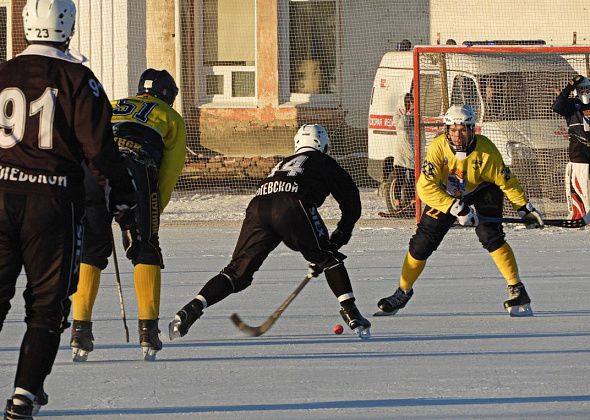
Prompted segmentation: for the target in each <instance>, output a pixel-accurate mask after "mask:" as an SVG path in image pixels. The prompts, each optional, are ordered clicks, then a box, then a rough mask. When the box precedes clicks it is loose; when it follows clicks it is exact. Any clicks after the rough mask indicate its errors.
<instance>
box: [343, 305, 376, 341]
mask: <svg viewBox="0 0 590 420" xmlns="http://www.w3.org/2000/svg"><path fill="white" fill-rule="evenodd" d="M340 316H342V319H343V320H344V322H346V324H347V325H348V326H349V327H350V329H351V330H353V331H354V333H355V334H356V335H358V336H359V338H360V339H362V340H367V339H369V338H371V323H370V322H369V320H368V319H366V318H365V317H363V316H362V315H361V313H360V312H359V310H358V308H357V307H356V305H354V304H353V305H352V306H351V307H349V308H348V309H345V308H340Z"/></svg>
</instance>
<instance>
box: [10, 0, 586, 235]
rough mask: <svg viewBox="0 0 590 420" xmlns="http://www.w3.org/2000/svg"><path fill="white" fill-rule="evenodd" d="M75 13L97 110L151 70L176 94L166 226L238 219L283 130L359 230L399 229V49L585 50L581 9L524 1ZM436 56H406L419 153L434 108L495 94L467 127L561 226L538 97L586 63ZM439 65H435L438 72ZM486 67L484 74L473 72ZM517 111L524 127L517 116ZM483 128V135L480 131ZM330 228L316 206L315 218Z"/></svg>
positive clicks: (260, 0) (407, 156) (546, 120)
mask: <svg viewBox="0 0 590 420" xmlns="http://www.w3.org/2000/svg"><path fill="white" fill-rule="evenodd" d="M74 1H75V3H76V6H77V22H76V31H75V33H74V37H73V39H72V42H71V46H72V47H73V48H75V49H77V50H79V51H80V52H81V53H82V54H84V55H85V56H86V57H87V58H88V61H87V63H86V64H87V65H88V67H90V68H91V69H92V71H93V72H94V73H95V75H96V76H97V78H98V79H99V80H100V82H101V83H102V85H103V86H104V88H105V91H106V92H107V94H108V96H109V98H111V99H113V100H115V99H121V98H125V97H127V96H130V95H134V94H135V93H136V92H137V82H138V79H139V76H140V75H141V73H142V72H143V71H144V70H145V69H146V68H150V67H151V68H155V69H166V70H167V71H168V72H169V73H170V74H172V75H173V76H174V78H175V79H176V82H177V84H178V86H179V88H180V93H179V96H178V97H177V98H176V102H175V104H174V107H175V109H176V110H177V111H178V112H179V113H180V114H181V115H182V116H183V117H184V119H185V121H186V124H187V134H188V148H187V151H186V164H185V166H184V169H183V171H182V175H181V177H180V180H179V182H178V184H177V186H176V189H175V191H174V194H173V197H172V201H171V202H170V204H169V205H168V207H167V208H166V210H165V212H164V214H163V220H164V221H167V222H169V223H170V222H175V221H179V222H180V221H202V220H205V221H209V220H214V219H225V220H227V219H231V220H236V219H237V220H239V219H241V217H242V216H243V214H244V209H245V208H246V205H247V203H248V201H249V199H250V198H251V196H252V194H253V192H254V191H255V188H256V185H257V184H258V182H259V181H260V180H261V179H262V178H263V177H265V176H266V175H267V174H268V173H269V172H270V170H271V169H272V168H273V166H274V165H275V164H276V163H277V162H278V161H279V159H281V158H282V157H285V156H288V155H290V154H291V153H292V152H293V136H294V134H295V133H296V131H297V129H298V128H299V127H300V126H301V125H302V124H305V123H311V124H314V123H317V124H322V125H323V126H324V127H325V128H326V129H327V131H328V133H329V136H330V154H331V156H332V157H334V158H335V159H336V160H337V161H338V162H339V163H340V164H341V165H342V166H343V167H344V168H345V169H346V170H347V171H348V172H349V173H350V174H351V175H352V177H353V179H354V180H355V182H356V184H357V185H358V186H359V188H360V190H361V200H362V205H363V213H362V218H363V219H371V221H370V222H369V223H373V220H374V219H375V220H381V219H380V217H379V216H378V214H379V213H384V214H385V215H390V216H395V217H396V218H402V219H403V218H405V219H406V220H407V221H408V223H409V224H411V223H412V222H413V221H414V216H415V209H414V201H413V200H414V197H415V191H414V190H415V188H414V182H415V173H414V170H413V168H414V162H415V161H416V159H412V157H413V153H414V151H413V149H412V147H411V145H412V142H411V141H409V140H408V139H411V137H412V135H413V131H415V130H413V128H412V127H413V118H414V117H413V114H412V107H413V104H410V103H408V102H407V101H409V100H410V99H411V98H413V95H412V94H413V91H412V83H413V82H412V81H413V58H414V56H413V51H412V49H413V47H414V46H416V45H436V44H445V43H447V42H449V43H450V42H455V43H456V44H458V46H457V47H456V48H462V47H460V45H463V43H464V42H467V41H470V40H486V39H508V40H530V39H542V40H544V41H545V42H546V43H547V44H548V45H572V44H575V43H578V44H580V43H582V44H584V43H585V44H588V43H590V38H589V35H588V24H587V16H586V15H585V14H584V13H582V12H581V11H582V10H584V7H586V2H585V1H584V0H572V2H571V4H569V6H568V7H561V8H560V9H559V13H556V12H555V10H556V9H555V2H554V1H552V0H537V1H535V2H534V7H527V6H523V7H520V8H519V13H513V12H512V10H513V8H514V2H513V1H512V0H496V1H493V2H491V1H484V0H477V1H475V2H470V3H469V4H468V5H463V4H460V3H461V2H457V1H438V2H436V1H415V0H399V1H391V0H366V1H358V0H150V1H146V0H125V1H123V0H74ZM25 3H26V2H25V0H0V62H2V61H4V60H6V59H10V58H12V57H14V56H16V55H17V54H19V53H20V52H22V50H23V49H24V48H25V47H26V44H25V41H24V35H23V28H22V17H21V11H22V7H23V6H24V4H25ZM458 13H459V15H460V22H459V24H458V23H457V19H458V17H457V16H458V15H457V14H458ZM577 34H579V36H578V35H577ZM441 48H442V49H440V50H433V51H428V50H424V49H423V50H421V52H420V54H419V59H420V62H421V68H422V70H421V73H420V81H421V82H420V83H421V84H424V88H423V89H422V92H423V93H424V95H423V97H421V98H420V100H421V104H420V108H421V109H425V114H424V117H421V119H420V124H421V128H420V131H419V132H420V133H421V132H423V131H424V133H425V136H426V137H425V138H424V139H423V140H424V141H422V142H420V143H419V144H420V148H418V152H420V151H421V148H422V147H423V146H424V144H426V143H425V142H426V141H427V139H428V136H432V135H433V134H435V132H436V131H437V130H439V129H440V124H439V123H440V116H441V115H442V113H443V108H444V106H443V105H445V104H446V103H445V102H443V101H447V102H448V103H450V102H451V101H452V100H454V99H455V97H454V96H453V95H455V94H456V95H466V96H467V95H475V96H477V100H478V101H484V99H483V98H484V97H485V89H484V90H482V85H483V83H484V79H485V76H486V75H489V76H490V77H489V80H485V82H486V83H488V86H490V88H489V89H493V88H494V87H497V93H498V95H499V96H497V97H501V98H502V100H503V101H504V102H502V105H501V106H500V105H495V104H493V103H491V102H490V103H489V104H488V102H485V106H488V105H489V106H491V107H492V108H491V109H492V110H493V108H494V107H499V108H498V113H497V114H496V116H494V117H492V114H491V110H490V111H489V112H487V111H486V112H485V113H483V114H481V115H482V116H483V118H484V121H482V123H481V124H482V125H481V129H482V130H484V131H485V132H486V133H488V134H489V135H490V137H491V138H492V140H494V141H496V142H498V144H499V148H500V149H502V152H503V154H504V156H505V158H506V159H507V161H509V162H510V164H511V165H512V166H513V167H514V170H515V173H517V175H519V176H520V177H521V178H522V180H523V181H524V182H525V186H526V187H527V192H529V194H530V195H531V199H537V197H538V199H539V204H537V203H535V204H537V205H539V206H543V209H544V210H546V211H547V210H550V213H549V214H552V213H551V212H552V211H556V212H557V214H560V215H561V214H564V212H565V201H564V200H565V192H564V191H563V190H564V189H563V186H562V185H561V184H562V182H563V181H562V179H563V176H562V173H563V164H564V162H565V159H566V155H565V151H564V147H565V146H566V144H567V142H566V141H565V135H566V133H565V122H564V121H562V120H560V118H559V117H558V116H557V115H555V114H553V113H552V112H551V110H550V107H549V103H550V101H551V96H552V95H553V93H550V92H549V91H550V90H551V89H555V88H560V86H562V85H563V84H564V83H565V80H567V77H569V76H570V75H571V74H573V72H580V73H581V74H583V75H587V74H588V71H587V68H586V67H587V65H586V61H587V59H586V56H585V55H584V51H585V50H576V51H574V50H565V49H564V50H563V51H556V50H554V52H552V53H547V54H545V53H544V52H541V51H539V52H538V53H536V56H538V58H537V59H535V60H536V63H537V64H536V67H535V68H534V69H533V70H531V68H530V65H529V64H528V62H527V59H526V58H525V57H526V56H527V54H529V53H520V52H511V53H510V54H512V56H514V57H513V58H509V55H508V51H504V52H502V51H501V50H497V52H496V53H493V52H491V51H486V52H485V53H483V52H482V53H481V54H473V52H475V51H476V48H479V47H470V51H471V53H468V52H464V53H459V50H452V49H450V47H449V49H444V48H446V47H441ZM441 54H442V55H441ZM439 57H444V62H445V65H446V69H445V70H442V69H441V63H442V61H441V60H440V59H439ZM518 57H521V58H518ZM531 57H532V55H531ZM486 62H488V63H489V64H488V68H489V69H488V70H485V71H486V72H487V73H481V71H483V70H482V69H483V68H484V67H485V63H486ZM501 62H503V63H504V67H503V68H504V69H503V70H498V73H500V74H498V77H497V78H495V79H493V78H492V77H491V76H493V74H494V69H492V68H491V67H492V66H493V65H495V64H493V63H501ZM478 63H479V64H478ZM531 65H532V64H531ZM427 66H430V69H429V70H425V69H426V68H427ZM482 66H483V67H482ZM510 66H512V67H510ZM527 66H528V67H527ZM507 67H510V69H507ZM478 71H479V73H477V72H478ZM532 74H534V75H535V76H532ZM537 76H539V77H538V78H537V79H536V80H532V79H531V78H532V77H537ZM492 79H493V80H492ZM523 80H524V82H523ZM443 83H445V85H446V86H447V87H446V89H447V93H446V95H443V94H442V91H441V86H442V84H443ZM455 84H456V86H455ZM513 90H516V95H515V96H512V94H511V93H510V92H512V91H513ZM437 92H438V93H437ZM455 92H457V93H455ZM411 93H412V94H411ZM409 94H410V96H407V95H409ZM474 103H475V104H476V105H477V104H478V102H474ZM523 113H528V114H527V115H529V114H530V115H532V114H535V115H534V118H532V119H529V118H528V117H527V115H524V114H523ZM525 117H527V118H525ZM490 119H493V120H490ZM533 120H534V121H533ZM492 122H493V123H494V124H495V127H496V128H494V130H496V131H495V132H490V131H487V130H492V128H489V127H491V125H490V124H491V123H492ZM540 122H542V124H541V123H540ZM543 124H546V125H543ZM542 125H543V127H541V126H542ZM552 130H553V131H552ZM551 133H555V135H554V136H551ZM551 137H552V138H551ZM557 138H559V139H560V140H559V141H558V140H556V139H557ZM417 161H418V162H419V159H418V160H417ZM529 185H530V186H529ZM339 215H340V212H339V209H338V206H337V205H336V204H335V203H334V201H333V200H331V199H328V200H327V201H326V204H325V205H324V206H322V216H323V217H324V218H325V219H337V218H338V217H339Z"/></svg>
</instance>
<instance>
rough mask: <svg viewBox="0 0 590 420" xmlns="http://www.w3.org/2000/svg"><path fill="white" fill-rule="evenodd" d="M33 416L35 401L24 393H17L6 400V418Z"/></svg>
mask: <svg viewBox="0 0 590 420" xmlns="http://www.w3.org/2000/svg"><path fill="white" fill-rule="evenodd" d="M15 403H17V404H15ZM32 418H33V401H31V400H30V399H28V398H27V397H25V396H24V395H18V394H15V395H13V396H12V398H10V399H9V400H7V401H6V408H5V409H4V420H23V419H26V420H28V419H32Z"/></svg>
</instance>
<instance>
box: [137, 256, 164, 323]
mask: <svg viewBox="0 0 590 420" xmlns="http://www.w3.org/2000/svg"><path fill="white" fill-rule="evenodd" d="M133 281H134V283H135V296H136V297H137V310H138V314H137V315H138V318H139V319H142V320H147V319H157V318H158V317H159V316H160V283H161V275H160V266H158V265H147V264H137V265H136V266H135V269H134V270H133Z"/></svg>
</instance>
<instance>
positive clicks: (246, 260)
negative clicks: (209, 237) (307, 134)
mask: <svg viewBox="0 0 590 420" xmlns="http://www.w3.org/2000/svg"><path fill="white" fill-rule="evenodd" d="M281 242H283V243H284V244H285V245H286V246H287V247H289V248H290V249H292V250H294V251H299V252H301V254H302V255H303V257H304V258H305V259H306V260H307V261H309V262H311V263H314V264H317V265H319V266H320V267H322V268H324V269H328V268H329V267H333V266H335V265H338V264H340V263H341V262H342V260H343V259H344V258H345V256H344V255H342V254H339V253H335V252H333V251H332V250H331V249H330V243H329V236H328V229H327V228H326V225H325V224H324V221H323V220H322V218H321V216H320V214H319V212H318V209H317V208H316V207H315V206H314V205H309V204H304V203H303V202H301V201H300V200H299V199H297V197H296V196H294V195H293V194H288V193H285V194H272V195H268V196H261V197H255V198H254V199H252V201H250V204H249V205H248V208H247V209H246V218H245V219H244V222H243V224H242V229H241V231H240V236H239V237H238V242H237V243H236V247H235V250H234V252H233V256H232V260H231V262H230V263H229V265H227V266H226V267H225V268H224V269H223V270H222V271H223V273H225V274H227V276H228V277H230V278H231V280H232V282H233V283H234V284H233V291H234V292H238V291H240V290H243V289H245V288H246V287H248V286H249V285H250V284H251V283H252V278H253V275H254V273H255V272H256V271H258V269H259V268H260V266H261V265H262V263H263V262H264V260H265V259H266V257H268V254H270V253H271V251H272V250H274V249H275V248H276V247H277V246H278V245H279V244H280V243H281ZM347 279H348V276H347Z"/></svg>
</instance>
